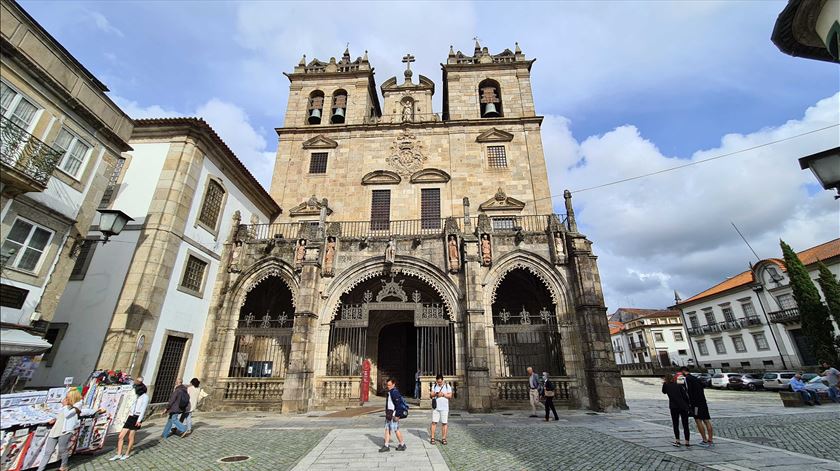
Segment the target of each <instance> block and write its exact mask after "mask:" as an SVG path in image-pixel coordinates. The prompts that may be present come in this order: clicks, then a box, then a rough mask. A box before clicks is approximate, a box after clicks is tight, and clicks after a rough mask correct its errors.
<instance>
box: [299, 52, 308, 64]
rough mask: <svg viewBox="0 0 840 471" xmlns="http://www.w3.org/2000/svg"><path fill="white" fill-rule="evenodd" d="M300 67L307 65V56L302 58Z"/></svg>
mask: <svg viewBox="0 0 840 471" xmlns="http://www.w3.org/2000/svg"><path fill="white" fill-rule="evenodd" d="M298 65H303V66H305V65H306V54H304V55H303V57H301V58H300V62H299V63H298Z"/></svg>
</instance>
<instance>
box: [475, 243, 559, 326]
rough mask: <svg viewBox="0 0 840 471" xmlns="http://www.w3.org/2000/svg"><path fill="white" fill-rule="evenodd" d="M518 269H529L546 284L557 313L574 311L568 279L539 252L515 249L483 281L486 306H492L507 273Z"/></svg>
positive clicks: (501, 259) (496, 263)
mask: <svg viewBox="0 0 840 471" xmlns="http://www.w3.org/2000/svg"><path fill="white" fill-rule="evenodd" d="M516 269H523V270H527V271H528V272H529V273H531V274H533V275H534V276H535V277H536V278H537V279H538V280H540V282H542V284H543V285H545V287H546V289H547V290H548V292H549V294H550V295H551V300H552V302H553V303H554V305H555V306H556V311H557V314H559V315H562V316H563V317H566V316H567V314H568V313H571V312H572V305H571V299H570V296H569V295H568V294H569V293H571V291H570V289H569V286H568V284H567V283H566V280H565V279H563V277H562V276H561V275H560V274H559V273H558V272H557V271H556V270H555V269H554V268H553V266H552V265H551V264H550V263H549V262H548V261H546V260H544V259H543V258H542V257H540V256H539V255H537V254H534V253H531V252H526V251H524V250H514V251H512V252H509V253H507V254H505V255H503V256H502V257H501V258H500V259H499V260H498V261H497V262H495V263H494V264H493V268H492V269H491V270H490V271H489V272H488V273H487V275H486V276H485V277H484V280H483V281H482V285H483V286H484V287H485V290H484V306H488V307H489V306H492V305H493V302H494V301H495V300H496V291H497V289H498V288H499V284H500V283H501V282H502V280H504V278H505V275H507V274H508V273H510V272H511V271H513V270H516Z"/></svg>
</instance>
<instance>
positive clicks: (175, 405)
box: [161, 379, 190, 438]
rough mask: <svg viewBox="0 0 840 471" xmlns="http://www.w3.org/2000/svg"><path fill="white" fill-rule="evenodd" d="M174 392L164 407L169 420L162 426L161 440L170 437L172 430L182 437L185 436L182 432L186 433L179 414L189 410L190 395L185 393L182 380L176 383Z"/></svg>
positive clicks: (185, 389) (185, 427)
mask: <svg viewBox="0 0 840 471" xmlns="http://www.w3.org/2000/svg"><path fill="white" fill-rule="evenodd" d="M176 384H177V385H176V386H175V390H174V391H172V394H171V395H170V396H169V403H168V404H167V405H166V413H167V414H169V420H167V421H166V425H164V426H163V434H162V435H161V436H162V437H163V438H169V436H170V435H172V429H173V428H174V429H176V430H178V434H179V435H180V436H182V437H184V436H186V435H185V433H184V432H186V431H187V426H186V425H184V424H183V423H181V421H180V420H179V419H180V417H181V414H183V413H184V412H187V411H188V410H189V408H190V395H189V393H188V392H187V386H186V385H185V384H183V381H182V380H180V379H179V380H178V381H177V382H176Z"/></svg>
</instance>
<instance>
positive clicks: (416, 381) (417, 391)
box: [414, 368, 423, 399]
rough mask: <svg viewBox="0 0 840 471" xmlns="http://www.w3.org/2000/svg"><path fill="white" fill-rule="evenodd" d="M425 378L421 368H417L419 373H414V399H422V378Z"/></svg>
mask: <svg viewBox="0 0 840 471" xmlns="http://www.w3.org/2000/svg"><path fill="white" fill-rule="evenodd" d="M421 376H423V375H422V373H421V372H420V368H417V373H414V399H420V377H421Z"/></svg>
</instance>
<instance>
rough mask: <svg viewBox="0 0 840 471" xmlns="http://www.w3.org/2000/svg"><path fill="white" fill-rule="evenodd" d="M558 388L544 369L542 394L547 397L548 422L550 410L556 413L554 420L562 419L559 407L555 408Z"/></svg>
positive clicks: (546, 414)
mask: <svg viewBox="0 0 840 471" xmlns="http://www.w3.org/2000/svg"><path fill="white" fill-rule="evenodd" d="M556 390H557V388H556V386H555V385H554V383H553V382H551V380H549V379H548V373H546V372H545V371H543V389H542V396H543V398H544V399H545V421H546V422H548V411H549V410H550V411H551V412H552V413H554V420H560V417H559V416H558V415H557V409H555V408H554V394H555V391H556Z"/></svg>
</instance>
